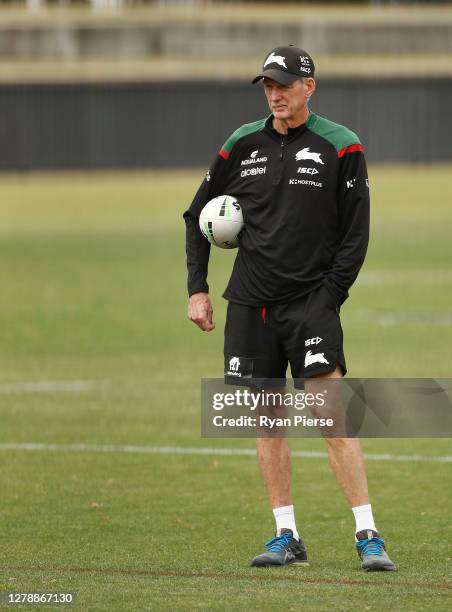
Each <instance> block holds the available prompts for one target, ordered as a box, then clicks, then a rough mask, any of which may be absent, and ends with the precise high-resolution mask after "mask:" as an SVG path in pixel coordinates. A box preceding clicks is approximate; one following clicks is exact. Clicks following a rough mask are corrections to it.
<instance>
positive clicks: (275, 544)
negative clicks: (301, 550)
mask: <svg viewBox="0 0 452 612" xmlns="http://www.w3.org/2000/svg"><path fill="white" fill-rule="evenodd" d="M292 537H293V536H292V534H291V533H283V534H282V535H280V536H276V537H275V538H272V539H271V540H269V541H268V542H265V546H266V548H267V550H268V551H269V552H279V551H280V550H284V549H285V548H286V547H287V545H288V544H289V542H290V540H291V539H292Z"/></svg>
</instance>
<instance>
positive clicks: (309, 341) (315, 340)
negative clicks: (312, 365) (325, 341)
mask: <svg viewBox="0 0 452 612" xmlns="http://www.w3.org/2000/svg"><path fill="white" fill-rule="evenodd" d="M320 342H322V338H319V336H316V337H315V338H308V339H307V340H305V341H304V345H305V346H313V345H314V344H320Z"/></svg>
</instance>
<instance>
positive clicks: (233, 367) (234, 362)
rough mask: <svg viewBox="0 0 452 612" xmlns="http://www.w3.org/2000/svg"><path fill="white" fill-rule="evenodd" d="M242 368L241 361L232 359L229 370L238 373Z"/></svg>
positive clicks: (235, 358) (236, 358)
mask: <svg viewBox="0 0 452 612" xmlns="http://www.w3.org/2000/svg"><path fill="white" fill-rule="evenodd" d="M239 367H240V359H239V358H238V357H232V358H231V359H230V360H229V369H230V370H231V372H237V371H238V369H239Z"/></svg>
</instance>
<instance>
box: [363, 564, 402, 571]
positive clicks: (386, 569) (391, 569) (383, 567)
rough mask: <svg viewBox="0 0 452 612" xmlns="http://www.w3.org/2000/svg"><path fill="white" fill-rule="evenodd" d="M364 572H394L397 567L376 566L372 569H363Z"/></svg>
mask: <svg viewBox="0 0 452 612" xmlns="http://www.w3.org/2000/svg"><path fill="white" fill-rule="evenodd" d="M362 569H363V570H364V571H365V572H396V571H397V567H396V566H395V565H376V566H374V567H363V568H362Z"/></svg>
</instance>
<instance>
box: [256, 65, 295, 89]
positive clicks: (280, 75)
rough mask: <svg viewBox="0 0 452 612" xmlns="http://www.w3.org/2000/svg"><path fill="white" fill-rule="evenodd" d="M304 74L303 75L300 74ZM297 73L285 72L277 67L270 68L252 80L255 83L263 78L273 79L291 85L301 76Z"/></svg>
mask: <svg viewBox="0 0 452 612" xmlns="http://www.w3.org/2000/svg"><path fill="white" fill-rule="evenodd" d="M300 76H303V75H300ZM300 76H298V75H297V74H292V73H290V72H284V71H283V70H277V69H276V68H269V69H268V70H264V71H263V72H261V74H258V75H257V77H255V78H254V79H253V80H252V81H251V82H252V84H253V85H254V84H255V83H257V82H258V81H260V80H261V79H263V78H266V79H272V80H273V81H276V82H277V83H280V84H281V85H291V84H292V83H293V82H294V81H296V80H297V79H299V78H300Z"/></svg>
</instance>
